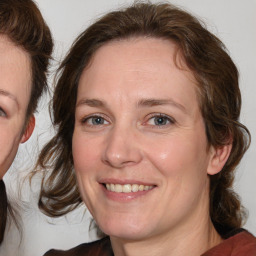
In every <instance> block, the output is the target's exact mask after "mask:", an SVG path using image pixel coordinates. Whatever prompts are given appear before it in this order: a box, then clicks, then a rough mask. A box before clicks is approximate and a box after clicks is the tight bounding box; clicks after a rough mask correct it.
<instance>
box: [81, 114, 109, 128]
mask: <svg viewBox="0 0 256 256" xmlns="http://www.w3.org/2000/svg"><path fill="white" fill-rule="evenodd" d="M82 123H83V124H86V125H89V126H100V125H106V124H109V122H108V121H107V120H106V119H105V118H103V117H102V116H96V115H95V116H89V117H86V118H84V119H83V120H82Z"/></svg>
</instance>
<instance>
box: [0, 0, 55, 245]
mask: <svg viewBox="0 0 256 256" xmlns="http://www.w3.org/2000/svg"><path fill="white" fill-rule="evenodd" d="M0 34H1V35H5V36H7V37H8V38H9V39H10V40H11V42H13V43H14V44H15V45H16V46H18V47H21V48H22V49H24V50H25V51H26V52H27V53H28V54H29V56H30V59H31V71H32V89H31V94H30V101H29V104H28V107H27V112H26V120H25V122H24V124H25V125H24V126H26V124H27V121H28V120H29V117H30V116H31V115H32V114H33V113H34V112H35V110H36V108H37V104H38V100H39V98H40V96H41V95H42V93H43V91H44V90H46V89H47V67H48V64H49V59H50V55H51V52H52V49H53V42H52V36H51V33H50V30H49V28H48V26H47V25H46V23H45V21H44V19H43V17H42V15H41V13H40V11H39V9H38V8H37V6H36V4H35V3H34V2H33V1H32V0H0ZM0 191H1V194H0V195H1V196H0V206H1V207H0V216H1V219H0V243H1V242H2V241H3V238H4V231H5V227H6V220H7V211H8V209H9V213H10V215H11V216H13V211H12V210H11V208H10V206H9V204H8V201H7V196H6V191H5V185H4V182H3V181H2V180H1V181H0Z"/></svg>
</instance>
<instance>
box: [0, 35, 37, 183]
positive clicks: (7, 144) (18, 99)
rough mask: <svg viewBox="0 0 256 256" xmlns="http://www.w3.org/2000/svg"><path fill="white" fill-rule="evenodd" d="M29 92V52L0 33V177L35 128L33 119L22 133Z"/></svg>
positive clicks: (0, 177)
mask: <svg viewBox="0 0 256 256" xmlns="http://www.w3.org/2000/svg"><path fill="white" fill-rule="evenodd" d="M30 91H31V72H30V59H29V56H28V54H27V53H26V52H25V51H24V50H22V49H21V48H19V47H17V46H15V45H14V44H13V43H12V42H10V40H9V39H8V38H7V37H5V36H3V35H0V179H2V177H3V175H4V174H5V173H6V171H7V170H8V168H9V167H10V165H11V164H12V162H13V159H14V157H15V155H16V152H17V149H18V146H19V144H20V142H24V141H25V140H27V139H28V137H29V136H30V134H31V133H32V131H33V124H32V126H31V122H32V123H33V120H32V119H33V118H32V119H31V120H32V121H31V120H30V122H29V123H30V128H29V129H26V130H25V132H24V134H23V131H24V125H25V117H26V110H27V106H28V102H29V97H30ZM31 128H32V130H31Z"/></svg>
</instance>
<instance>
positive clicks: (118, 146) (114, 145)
mask: <svg viewBox="0 0 256 256" xmlns="http://www.w3.org/2000/svg"><path fill="white" fill-rule="evenodd" d="M102 160H103V162H104V163H105V164H107V165H110V166H111V167H114V168H119V169H120V168H123V167H125V166H131V165H135V164H138V163H139V162H140V161H141V160H142V152H141V150H140V147H139V143H138V140H137V138H136V136H135V132H134V131H132V129H130V130H129V129H122V128H121V127H120V128H118V127H116V128H114V129H113V130H112V131H111V132H110V133H109V134H108V136H107V138H106V147H105V151H104V153H103V156H102Z"/></svg>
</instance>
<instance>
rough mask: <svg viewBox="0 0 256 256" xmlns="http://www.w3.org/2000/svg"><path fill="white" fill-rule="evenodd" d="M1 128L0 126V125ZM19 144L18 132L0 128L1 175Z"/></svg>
mask: <svg viewBox="0 0 256 256" xmlns="http://www.w3.org/2000/svg"><path fill="white" fill-rule="evenodd" d="M0 129H1V127H0ZM19 144H20V136H19V134H16V136H15V134H13V132H12V130H8V131H6V129H2V130H1V134H0V170H1V176H3V174H4V173H5V172H6V171H7V170H8V169H9V167H10V166H11V164H12V162H13V160H14V158H15V155H16V153H17V150H18V147H19Z"/></svg>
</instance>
